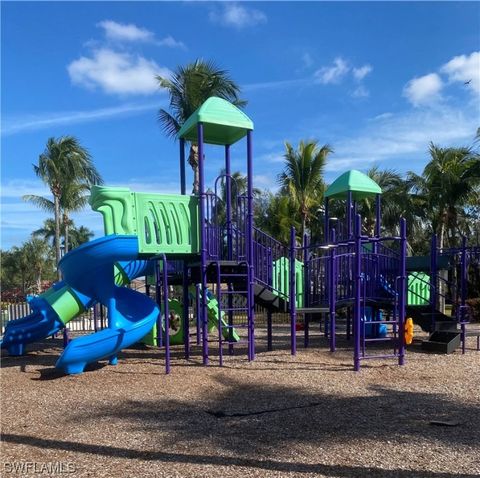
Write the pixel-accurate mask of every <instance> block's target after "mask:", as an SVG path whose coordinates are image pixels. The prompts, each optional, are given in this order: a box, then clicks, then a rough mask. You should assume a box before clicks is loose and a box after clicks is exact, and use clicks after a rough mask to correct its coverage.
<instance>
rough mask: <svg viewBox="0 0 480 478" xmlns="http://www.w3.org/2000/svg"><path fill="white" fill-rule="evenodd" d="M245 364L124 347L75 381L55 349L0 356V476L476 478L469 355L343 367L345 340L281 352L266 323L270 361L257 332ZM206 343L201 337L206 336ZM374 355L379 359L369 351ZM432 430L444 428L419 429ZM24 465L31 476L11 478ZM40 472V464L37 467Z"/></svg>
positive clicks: (474, 366)
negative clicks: (56, 465)
mask: <svg viewBox="0 0 480 478" xmlns="http://www.w3.org/2000/svg"><path fill="white" fill-rule="evenodd" d="M258 335H259V338H258V340H257V357H256V360H255V361H254V362H252V363H249V362H248V361H247V359H246V351H245V350H244V349H238V348H237V349H236V350H237V352H236V354H235V355H234V356H229V355H228V351H227V349H226V348H225V357H224V366H223V367H222V368H220V367H219V366H218V349H217V344H216V343H215V342H212V343H211V344H210V351H211V361H210V366H209V367H203V366H202V365H201V351H200V349H199V348H198V347H197V346H194V347H193V350H192V352H193V355H192V358H191V360H190V361H186V360H185V359H184V358H183V351H182V348H181V347H174V348H173V353H172V371H171V374H170V375H165V372H164V351H163V350H159V349H156V348H153V347H146V348H143V349H141V348H131V349H127V350H125V351H123V352H122V353H121V354H120V356H119V361H118V365H117V366H109V365H107V362H106V361H102V362H100V363H99V364H97V365H93V366H90V367H89V368H88V371H87V372H85V373H84V374H82V375H78V376H62V375H59V374H58V373H57V372H56V371H55V369H54V365H55V361H56V359H57V358H58V356H59V355H60V353H61V340H60V339H49V340H46V341H45V342H43V343H41V344H37V345H36V346H33V347H31V348H30V352H29V353H28V355H26V356H24V357H9V356H8V355H5V356H4V357H3V358H2V371H1V432H2V443H1V471H0V474H1V476H4V477H8V476H22V477H23V476H36V477H38V476H57V475H59V473H58V472H54V473H53V474H48V473H43V472H42V473H43V474H39V473H38V466H40V465H41V464H46V463H53V462H61V463H63V464H68V465H69V466H70V467H72V468H70V470H71V471H72V472H71V473H69V474H67V476H75V477H109V478H112V477H119V478H120V477H121V478H125V477H147V476H148V477H152V476H154V477H195V478H196V477H198V478H201V477H205V478H214V477H222V478H225V477H338V478H345V477H368V478H377V477H388V478H397V477H398V478H407V477H408V478H411V477H412V478H447V477H461V478H470V477H474V476H480V352H477V351H475V350H473V349H474V346H475V345H476V342H475V339H474V338H471V339H469V343H468V346H469V350H468V351H467V353H466V354H465V355H462V354H461V353H460V351H458V352H456V353H454V354H452V355H433V354H426V353H422V352H421V350H420V347H419V345H418V344H414V345H413V346H411V347H409V351H408V353H407V361H406V365H405V366H404V367H399V366H397V365H396V364H395V362H394V361H392V360H378V361H377V360H375V361H368V362H364V363H363V366H362V370H361V372H360V373H354V372H353V371H352V349H351V346H352V344H350V343H347V342H346V341H345V340H344V339H342V338H341V337H340V338H339V350H338V352H336V353H335V354H331V353H330V352H329V351H328V347H327V342H326V340H325V338H324V337H323V336H322V335H320V334H319V333H313V334H312V338H311V345H310V347H309V348H308V349H304V348H303V347H302V344H303V336H302V335H301V333H299V336H298V354H297V356H295V357H293V356H291V355H290V351H289V349H288V344H289V337H288V334H287V328H286V327H275V338H274V346H275V349H274V351H272V352H267V351H266V341H265V335H264V333H263V332H262V331H258ZM213 338H214V336H212V339H213ZM379 352H380V353H381V350H379ZM432 422H444V423H456V424H457V423H458V425H457V426H454V427H453V426H450V427H449V426H432V425H431V423H432ZM14 462H15V463H21V462H34V463H35V464H36V466H37V470H36V471H35V470H34V471H32V470H27V469H26V468H24V469H23V471H22V472H21V473H19V472H15V471H11V467H12V463H14ZM38 464H40V465H38Z"/></svg>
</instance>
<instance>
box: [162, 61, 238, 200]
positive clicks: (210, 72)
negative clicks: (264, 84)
mask: <svg viewBox="0 0 480 478" xmlns="http://www.w3.org/2000/svg"><path fill="white" fill-rule="evenodd" d="M157 81H158V83H159V86H160V87H161V88H165V89H166V90H167V91H168V94H169V95H170V111H166V110H165V109H160V110H159V112H158V120H159V122H160V124H161V125H162V129H163V131H164V132H165V134H166V135H167V136H169V137H173V138H176V137H177V133H178V131H179V130H180V128H181V127H182V125H183V123H184V122H185V121H186V120H187V119H188V118H189V117H190V116H191V115H192V113H194V112H195V110H197V109H198V108H199V107H200V106H201V105H202V104H203V103H204V102H205V101H206V100H207V99H208V98H210V97H211V96H218V97H220V98H223V99H225V100H227V101H230V102H231V103H233V104H234V105H236V106H238V107H240V108H242V107H244V106H245V105H246V104H247V102H246V101H243V100H241V99H240V98H239V94H240V87H239V86H238V85H237V84H236V83H235V82H234V81H233V80H232V79H231V78H230V76H229V73H228V71H227V70H222V69H220V68H218V67H217V66H216V65H215V63H213V62H211V61H204V60H200V59H198V60H196V61H194V62H193V63H190V64H188V65H186V66H179V67H177V69H176V70H175V71H174V72H173V74H172V76H171V78H164V77H161V76H157ZM188 163H189V164H190V166H191V167H192V169H193V174H194V180H193V193H194V194H197V193H198V185H199V178H198V152H197V145H196V144H195V143H192V144H191V145H190V153H189V156H188Z"/></svg>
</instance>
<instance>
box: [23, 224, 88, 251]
mask: <svg viewBox="0 0 480 478" xmlns="http://www.w3.org/2000/svg"><path fill="white" fill-rule="evenodd" d="M68 221H69V234H68V235H66V234H65V223H64V222H63V220H62V223H61V225H60V232H61V235H62V236H63V238H64V239H63V241H62V242H61V243H62V244H63V246H64V248H65V250H70V249H74V248H75V247H78V246H79V245H81V244H83V243H84V242H88V241H90V240H91V239H92V238H93V236H94V235H95V234H94V232H93V231H92V230H91V229H89V228H88V227H85V226H80V227H76V226H75V224H74V222H73V221H72V220H71V219H68ZM32 236H33V237H41V238H42V239H43V240H44V241H46V242H51V244H52V246H53V247H55V220H54V219H51V218H49V219H45V221H43V226H42V227H41V228H40V229H37V230H35V231H33V232H32ZM67 240H68V248H67V247H66V241H67Z"/></svg>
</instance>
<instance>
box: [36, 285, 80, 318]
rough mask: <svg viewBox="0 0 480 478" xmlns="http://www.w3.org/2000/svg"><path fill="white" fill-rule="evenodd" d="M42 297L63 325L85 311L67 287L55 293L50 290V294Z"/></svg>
mask: <svg viewBox="0 0 480 478" xmlns="http://www.w3.org/2000/svg"><path fill="white" fill-rule="evenodd" d="M42 297H43V298H44V299H45V300H46V301H47V302H48V303H49V304H50V306H51V307H52V309H53V310H54V311H55V312H56V314H57V316H58V318H59V320H60V321H61V322H62V323H63V325H66V324H67V323H68V322H69V321H70V320H72V319H73V318H74V317H77V316H78V315H79V314H81V313H82V312H84V311H85V308H84V307H83V305H82V303H81V302H80V300H78V298H77V295H76V294H75V292H73V290H72V289H71V288H70V287H69V286H68V285H66V286H64V287H62V288H61V289H58V290H55V291H54V290H53V288H52V293H49V294H48V295H46V294H43V295H42Z"/></svg>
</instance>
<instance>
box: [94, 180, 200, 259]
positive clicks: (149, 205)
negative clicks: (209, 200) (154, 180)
mask: <svg viewBox="0 0 480 478" xmlns="http://www.w3.org/2000/svg"><path fill="white" fill-rule="evenodd" d="M90 205H91V206H92V209H93V210H94V211H98V212H100V213H101V214H102V216H103V223H104V228H105V234H106V235H109V234H128V235H130V234H131V235H136V236H138V242H139V252H140V253H141V254H159V253H165V254H197V253H198V252H199V237H198V198H197V197H196V196H185V195H180V194H150V193H134V192H132V191H131V190H130V189H128V188H112V187H104V186H94V187H93V188H92V191H91V195H90Z"/></svg>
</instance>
